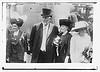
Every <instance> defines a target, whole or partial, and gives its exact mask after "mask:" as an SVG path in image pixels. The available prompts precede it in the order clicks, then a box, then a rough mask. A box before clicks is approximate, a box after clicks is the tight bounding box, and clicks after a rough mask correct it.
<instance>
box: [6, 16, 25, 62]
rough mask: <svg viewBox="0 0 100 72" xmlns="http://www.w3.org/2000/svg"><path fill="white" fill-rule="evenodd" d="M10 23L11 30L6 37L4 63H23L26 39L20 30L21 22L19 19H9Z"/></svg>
mask: <svg viewBox="0 0 100 72" xmlns="http://www.w3.org/2000/svg"><path fill="white" fill-rule="evenodd" d="M10 23H11V30H10V31H9V33H8V35H7V45H6V61H7V62H9V63H24V53H25V52H26V51H27V39H26V36H25V33H24V32H22V31H21V30H20V27H21V26H22V25H23V20H22V19H21V18H18V19H15V18H11V19H10Z"/></svg>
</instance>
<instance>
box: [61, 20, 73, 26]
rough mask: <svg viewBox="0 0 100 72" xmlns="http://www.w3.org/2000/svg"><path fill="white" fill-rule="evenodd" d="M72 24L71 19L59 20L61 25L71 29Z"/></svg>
mask: <svg viewBox="0 0 100 72" xmlns="http://www.w3.org/2000/svg"><path fill="white" fill-rule="evenodd" d="M71 24H72V22H71V21H70V20H69V19H60V20H59V25H60V26H61V25H65V26H68V27H71Z"/></svg>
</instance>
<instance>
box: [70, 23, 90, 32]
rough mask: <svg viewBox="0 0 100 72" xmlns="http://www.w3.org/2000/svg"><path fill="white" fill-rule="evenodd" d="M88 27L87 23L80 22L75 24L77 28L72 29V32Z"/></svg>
mask: <svg viewBox="0 0 100 72" xmlns="http://www.w3.org/2000/svg"><path fill="white" fill-rule="evenodd" d="M88 26H89V24H88V23H87V22H86V21H79V22H76V23H75V27H73V28H72V31H73V30H77V29H81V28H87V27H88Z"/></svg>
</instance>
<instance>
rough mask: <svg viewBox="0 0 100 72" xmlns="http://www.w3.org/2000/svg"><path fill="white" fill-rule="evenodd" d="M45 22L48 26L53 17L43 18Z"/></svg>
mask: <svg viewBox="0 0 100 72" xmlns="http://www.w3.org/2000/svg"><path fill="white" fill-rule="evenodd" d="M43 21H44V22H45V23H47V24H48V23H50V21H51V17H43Z"/></svg>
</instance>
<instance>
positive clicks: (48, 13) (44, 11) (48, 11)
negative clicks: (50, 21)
mask: <svg viewBox="0 0 100 72" xmlns="http://www.w3.org/2000/svg"><path fill="white" fill-rule="evenodd" d="M41 16H44V17H52V15H51V9H47V8H43V9H42V14H41Z"/></svg>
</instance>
